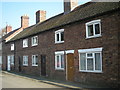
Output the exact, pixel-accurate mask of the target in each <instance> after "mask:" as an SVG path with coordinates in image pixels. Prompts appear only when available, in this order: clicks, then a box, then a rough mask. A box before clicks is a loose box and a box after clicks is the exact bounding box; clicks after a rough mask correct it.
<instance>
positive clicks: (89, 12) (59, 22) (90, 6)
mask: <svg viewBox="0 0 120 90" xmlns="http://www.w3.org/2000/svg"><path fill="white" fill-rule="evenodd" d="M119 4H120V3H118V2H88V3H86V4H83V5H80V6H78V7H77V8H75V9H74V10H73V11H71V12H70V13H68V14H64V13H61V14H59V15H56V16H54V17H52V18H50V19H48V20H46V21H44V22H42V23H39V24H36V25H34V26H32V27H30V28H27V29H25V30H24V31H22V32H21V33H19V34H18V35H16V36H15V37H14V38H12V39H11V40H10V41H14V40H18V39H21V38H26V37H28V36H31V35H35V34H37V33H40V32H43V31H47V30H51V29H53V28H56V27H60V26H64V25H66V24H70V23H73V22H76V21H80V20H83V19H85V18H89V17H92V16H95V15H100V14H102V13H105V12H108V11H113V10H118V9H120V6H119Z"/></svg>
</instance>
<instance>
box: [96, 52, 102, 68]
mask: <svg viewBox="0 0 120 90" xmlns="http://www.w3.org/2000/svg"><path fill="white" fill-rule="evenodd" d="M95 70H101V60H100V53H95Z"/></svg>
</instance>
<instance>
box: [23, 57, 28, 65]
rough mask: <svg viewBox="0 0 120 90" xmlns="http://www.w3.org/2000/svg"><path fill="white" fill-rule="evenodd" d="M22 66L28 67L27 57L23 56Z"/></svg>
mask: <svg viewBox="0 0 120 90" xmlns="http://www.w3.org/2000/svg"><path fill="white" fill-rule="evenodd" d="M23 66H28V56H23Z"/></svg>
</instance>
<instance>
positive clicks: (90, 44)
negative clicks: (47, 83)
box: [5, 13, 120, 86]
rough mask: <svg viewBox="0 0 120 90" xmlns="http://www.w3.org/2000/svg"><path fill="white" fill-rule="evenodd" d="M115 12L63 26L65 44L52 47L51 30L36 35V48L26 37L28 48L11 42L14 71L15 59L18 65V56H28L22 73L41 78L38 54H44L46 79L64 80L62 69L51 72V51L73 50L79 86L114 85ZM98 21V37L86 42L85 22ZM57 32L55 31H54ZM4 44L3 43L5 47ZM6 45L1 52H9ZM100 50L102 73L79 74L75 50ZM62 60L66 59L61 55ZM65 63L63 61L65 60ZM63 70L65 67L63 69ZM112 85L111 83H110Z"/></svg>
mask: <svg viewBox="0 0 120 90" xmlns="http://www.w3.org/2000/svg"><path fill="white" fill-rule="evenodd" d="M118 14H119V13H112V14H107V15H104V16H99V17H97V18H91V19H87V20H84V21H82V22H79V23H74V24H72V25H68V26H66V27H64V29H65V31H64V38H65V40H64V41H65V42H64V43H62V44H55V42H54V38H55V37H54V34H55V32H54V30H51V31H46V32H42V33H40V34H39V35H38V37H39V41H38V42H39V45H37V46H35V47H32V46H31V37H29V38H28V39H29V47H28V48H22V40H18V41H16V42H15V46H16V52H15V64H16V65H15V69H16V71H18V57H19V56H20V60H21V62H22V58H23V57H22V56H23V55H28V56H29V66H28V67H24V66H22V72H24V73H27V74H34V75H41V55H46V61H47V65H46V71H47V76H48V77H50V78H53V79H60V80H66V71H65V70H66V69H65V70H63V71H61V70H55V59H54V57H55V55H54V53H55V51H65V50H75V53H74V62H75V63H74V64H75V66H74V68H75V77H74V80H75V81H77V82H81V83H89V82H91V83H96V84H98V83H103V82H104V84H106V85H116V86H117V80H118V69H119V68H118V64H119V63H118V25H119V22H118V20H120V19H119V16H118ZM97 19H101V24H102V36H101V37H98V38H91V39H86V28H85V23H87V22H89V21H92V20H97ZM57 30H58V29H57ZM6 45H7V44H6ZM9 46H10V45H9V44H8V45H7V46H6V47H7V48H6V49H5V52H7V53H11V52H10V51H8V50H10V48H9ZM99 47H103V52H102V69H103V73H92V72H80V71H79V56H78V49H88V48H99ZM33 54H38V58H39V66H38V67H33V66H32V64H31V62H32V59H31V57H32V55H33ZM65 57H66V56H65ZM65 62H66V60H65ZM65 67H66V66H65ZM111 83H112V84H111Z"/></svg>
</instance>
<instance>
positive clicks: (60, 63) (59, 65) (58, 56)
mask: <svg viewBox="0 0 120 90" xmlns="http://www.w3.org/2000/svg"><path fill="white" fill-rule="evenodd" d="M55 69H59V70H64V51H60V52H55Z"/></svg>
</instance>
